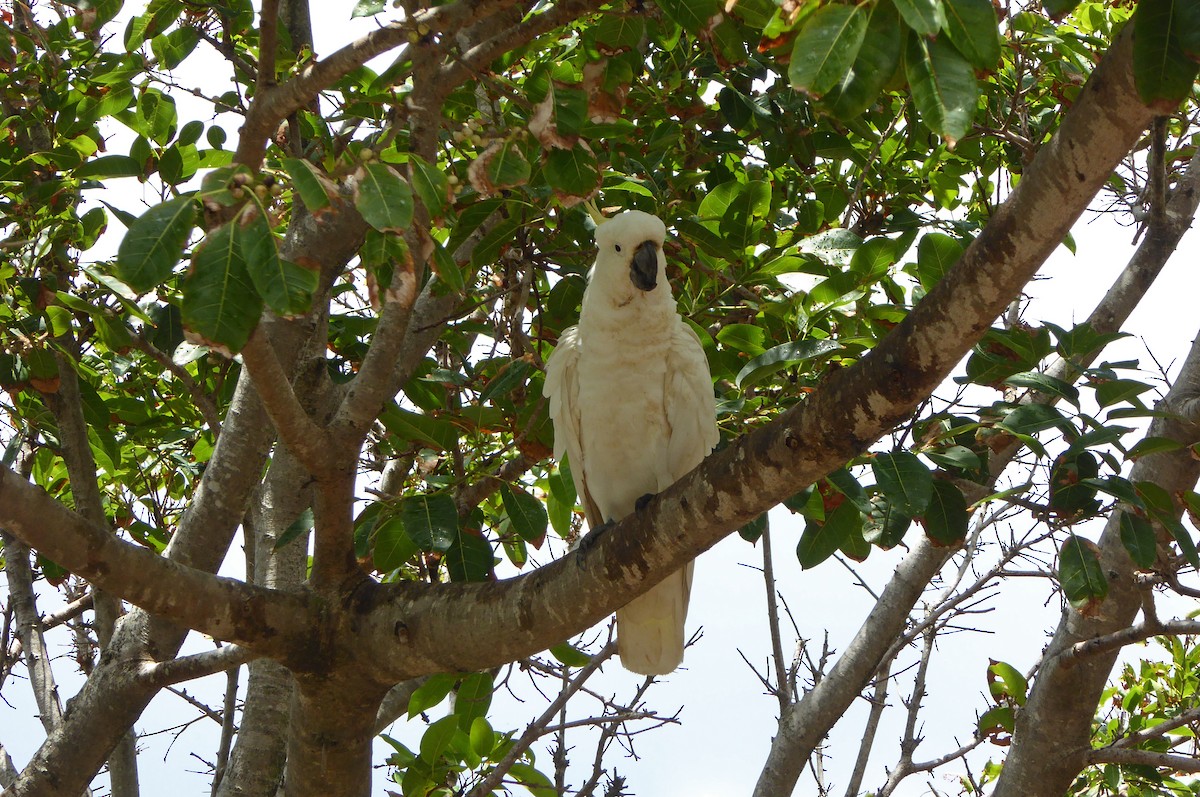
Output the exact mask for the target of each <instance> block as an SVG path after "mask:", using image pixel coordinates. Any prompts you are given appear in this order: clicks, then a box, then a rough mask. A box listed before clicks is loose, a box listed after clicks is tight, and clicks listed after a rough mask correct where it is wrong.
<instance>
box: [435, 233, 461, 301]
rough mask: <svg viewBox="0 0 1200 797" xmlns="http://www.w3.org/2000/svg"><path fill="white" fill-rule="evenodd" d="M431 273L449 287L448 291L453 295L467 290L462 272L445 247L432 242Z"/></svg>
mask: <svg viewBox="0 0 1200 797" xmlns="http://www.w3.org/2000/svg"><path fill="white" fill-rule="evenodd" d="M432 265H433V272H434V273H435V274H437V275H438V278H439V279H440V280H441V281H442V282H444V283H446V285H448V286H449V287H450V290H452V291H454V292H455V293H464V292H465V291H466V290H467V283H466V279H465V278H464V277H463V270H462V269H461V268H459V267H458V263H457V262H456V261H455V260H454V258H453V257H451V256H450V253H449V252H448V251H447V250H446V247H444V246H442V245H441V244H440V243H438V242H437V241H434V242H433V261H432Z"/></svg>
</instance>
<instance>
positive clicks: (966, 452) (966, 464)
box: [922, 446, 983, 470]
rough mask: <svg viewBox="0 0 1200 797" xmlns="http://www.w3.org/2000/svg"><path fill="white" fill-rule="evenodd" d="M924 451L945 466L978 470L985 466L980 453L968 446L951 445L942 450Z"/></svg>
mask: <svg viewBox="0 0 1200 797" xmlns="http://www.w3.org/2000/svg"><path fill="white" fill-rule="evenodd" d="M922 453H923V454H924V455H925V456H927V457H929V458H930V459H931V460H933V461H934V462H935V463H937V464H938V465H941V466H942V467H943V468H959V469H961V470H978V469H979V468H981V467H983V461H982V460H981V459H980V458H979V455H978V454H976V453H975V452H974V451H972V450H971V449H969V448H967V447H966V446H949V447H948V448H944V449H942V450H941V451H923V452H922Z"/></svg>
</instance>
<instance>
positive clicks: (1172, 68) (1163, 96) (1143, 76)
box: [1133, 0, 1200, 111]
mask: <svg viewBox="0 0 1200 797" xmlns="http://www.w3.org/2000/svg"><path fill="white" fill-rule="evenodd" d="M1194 2H1195V0H1140V2H1138V4H1137V10H1136V11H1135V12H1134V15H1133V80H1134V84H1135V85H1136V86H1137V90H1138V94H1139V95H1141V98H1142V100H1143V101H1145V102H1146V104H1148V105H1154V106H1156V107H1159V108H1161V109H1163V110H1164V111H1170V110H1173V109H1174V108H1175V106H1177V105H1178V104H1179V103H1180V102H1182V101H1183V100H1184V99H1185V98H1186V97H1187V96H1188V95H1189V94H1190V93H1191V91H1192V85H1193V83H1194V82H1195V79H1196V70H1197V68H1198V67H1200V65H1198V64H1197V63H1196V62H1195V61H1193V60H1191V59H1190V58H1188V56H1187V53H1186V52H1184V48H1183V42H1182V41H1181V40H1180V38H1179V23H1180V21H1181V20H1180V19H1179V18H1178V17H1177V15H1176V11H1175V8H1176V6H1178V5H1190V4H1193V3H1194ZM1192 16H1195V14H1194V13H1193V14H1192ZM1189 35H1191V36H1194V35H1195V34H1194V32H1193V33H1191V34H1189Z"/></svg>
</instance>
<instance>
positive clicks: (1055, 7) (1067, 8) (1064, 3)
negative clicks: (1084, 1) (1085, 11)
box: [1042, 0, 1079, 19]
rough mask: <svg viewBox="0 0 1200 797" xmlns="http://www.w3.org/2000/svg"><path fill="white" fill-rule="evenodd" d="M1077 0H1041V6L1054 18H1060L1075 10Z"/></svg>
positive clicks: (1077, 3)
mask: <svg viewBox="0 0 1200 797" xmlns="http://www.w3.org/2000/svg"><path fill="white" fill-rule="evenodd" d="M1077 5H1079V0H1042V8H1044V9H1046V13H1047V14H1049V15H1050V16H1051V17H1052V18H1054V19H1062V18H1063V17H1065V16H1066V15H1067V14H1070V13H1071V12H1072V11H1074V10H1075V6H1077Z"/></svg>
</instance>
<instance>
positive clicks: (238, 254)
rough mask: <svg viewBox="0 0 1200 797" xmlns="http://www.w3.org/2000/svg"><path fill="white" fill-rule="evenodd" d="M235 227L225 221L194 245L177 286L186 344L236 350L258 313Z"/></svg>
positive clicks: (259, 302)
mask: <svg viewBox="0 0 1200 797" xmlns="http://www.w3.org/2000/svg"><path fill="white" fill-rule="evenodd" d="M239 230H240V228H239V227H238V225H237V223H236V222H231V223H229V224H224V225H222V226H220V227H218V228H217V229H216V230H213V231H211V232H209V234H208V237H207V238H205V239H204V241H203V242H201V244H200V245H199V246H197V247H196V250H195V252H194V253H193V255H192V266H191V268H190V269H189V270H188V273H187V276H186V277H184V279H183V285H182V286H181V287H182V291H183V300H182V303H181V312H182V317H183V327H184V329H186V330H188V331H189V332H191V333H192V336H193V338H192V342H194V343H197V342H198V343H203V344H204V345H206V346H209V347H210V348H214V349H217V350H218V351H223V352H225V353H227V354H232V353H235V352H238V351H241V349H242V347H243V346H245V345H246V341H247V340H249V339H250V333H251V332H253V331H254V328H255V327H256V326H258V320H259V318H260V316H261V315H262V299H260V298H259V296H258V294H257V293H256V292H255V290H254V284H253V282H252V281H251V280H250V274H249V272H248V271H247V270H246V258H245V254H244V252H243V250H242V241H241V236H240V235H239Z"/></svg>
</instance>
